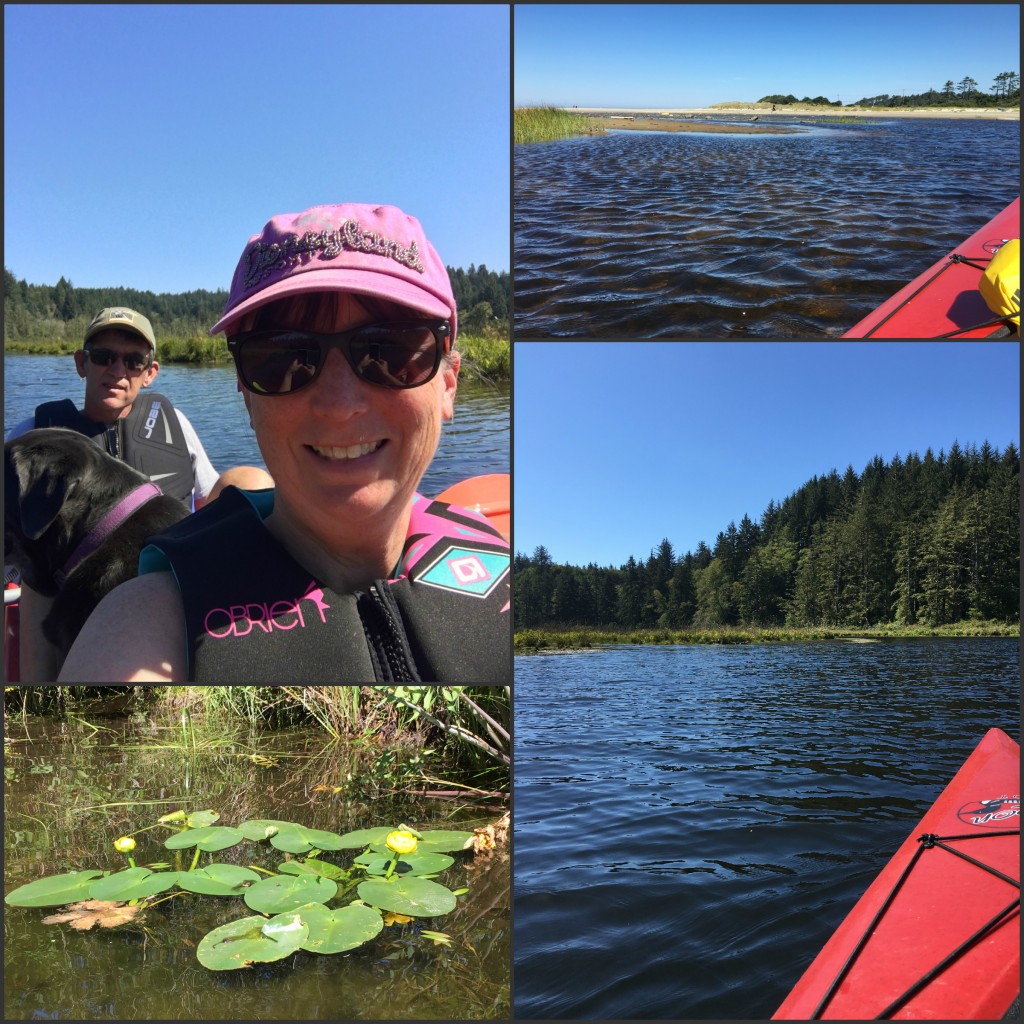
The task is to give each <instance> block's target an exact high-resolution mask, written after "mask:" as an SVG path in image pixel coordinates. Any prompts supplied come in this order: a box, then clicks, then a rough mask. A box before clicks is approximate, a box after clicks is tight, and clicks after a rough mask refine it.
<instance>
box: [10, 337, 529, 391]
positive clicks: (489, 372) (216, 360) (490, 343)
mask: <svg viewBox="0 0 1024 1024" xmlns="http://www.w3.org/2000/svg"><path fill="white" fill-rule="evenodd" d="M456 346H457V348H458V350H459V351H460V352H461V353H462V364H463V372H464V373H467V374H469V375H470V376H474V377H481V378H483V379H486V380H508V379H509V377H510V376H511V356H510V344H509V341H508V339H505V338H502V339H494V338H473V337H463V336H462V335H461V334H460V335H459V337H458V340H457V342H456ZM79 348H81V344H80V343H79V342H77V341H72V340H61V341H7V342H5V343H4V353H5V354H10V353H16V354H21V355H44V356H67V355H71V354H72V353H73V352H77V351H78V349H79ZM157 358H158V359H159V361H160V362H161V363H187V364H192V365H195V366H216V365H218V364H221V365H227V364H229V363H230V362H231V355H230V353H229V352H228V349H227V345H226V343H225V341H224V339H223V338H222V337H219V336H218V337H216V338H211V337H210V336H209V335H203V334H197V335H193V336H192V337H188V338H185V337H174V336H173V335H172V336H167V337H162V338H160V339H159V342H158V344H157Z"/></svg>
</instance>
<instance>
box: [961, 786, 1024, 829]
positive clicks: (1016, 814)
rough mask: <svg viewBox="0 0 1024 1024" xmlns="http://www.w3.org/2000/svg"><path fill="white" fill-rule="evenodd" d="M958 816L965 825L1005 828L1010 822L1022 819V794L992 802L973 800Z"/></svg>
mask: <svg viewBox="0 0 1024 1024" xmlns="http://www.w3.org/2000/svg"><path fill="white" fill-rule="evenodd" d="M956 816H957V817H958V818H959V819H960V820H961V821H962V822H963V823H964V824H965V825H976V826H977V827H979V828H1005V827H1006V823H1007V822H1008V821H1011V820H1013V819H1014V818H1020V794H1017V795H1016V796H1005V795H1004V796H998V797H995V798H994V799H990V800H972V801H970V802H969V803H966V804H964V805H963V806H962V807H961V808H960V810H959V811H957V812H956Z"/></svg>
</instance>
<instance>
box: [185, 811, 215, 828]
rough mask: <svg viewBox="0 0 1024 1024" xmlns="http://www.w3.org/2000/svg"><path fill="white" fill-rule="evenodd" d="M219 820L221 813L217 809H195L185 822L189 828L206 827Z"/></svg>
mask: <svg viewBox="0 0 1024 1024" xmlns="http://www.w3.org/2000/svg"><path fill="white" fill-rule="evenodd" d="M219 820H220V815H219V814H218V813H217V812H216V811H193V812H192V813H191V814H189V815H188V816H187V817H186V818H185V823H186V824H187V825H188V827H189V828H204V827H205V826H207V825H212V824H213V823H214V822H215V821H219Z"/></svg>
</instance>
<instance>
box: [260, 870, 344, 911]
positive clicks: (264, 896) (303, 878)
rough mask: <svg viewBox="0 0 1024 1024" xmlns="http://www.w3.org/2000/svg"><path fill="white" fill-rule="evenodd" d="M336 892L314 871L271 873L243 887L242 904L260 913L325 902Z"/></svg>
mask: <svg viewBox="0 0 1024 1024" xmlns="http://www.w3.org/2000/svg"><path fill="white" fill-rule="evenodd" d="M337 893H338V887H337V885H335V883H334V882H332V881H331V880H330V879H329V878H319V877H317V876H316V875H275V876H274V877H273V878H264V879H261V880H260V881H259V882H257V883H256V884H255V885H253V886H250V887H249V888H248V889H246V890H245V903H246V906H248V907H251V908H252V909H253V910H256V911H259V913H261V914H281V913H284V912H286V911H290V910H295V909H296V908H297V907H301V906H302V905H303V904H304V903H326V902H327V901H328V900H331V899H333V898H334V897H335V896H336V895H337Z"/></svg>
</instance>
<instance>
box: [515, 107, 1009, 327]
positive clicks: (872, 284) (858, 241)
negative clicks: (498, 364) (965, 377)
mask: <svg viewBox="0 0 1024 1024" xmlns="http://www.w3.org/2000/svg"><path fill="white" fill-rule="evenodd" d="M772 123H773V124H776V123H780V124H781V123H787V124H792V125H793V126H794V127H797V128H798V129H799V134H793V135H761V136H757V135H722V134H718V135H715V134H708V133H705V134H699V133H686V132H681V133H677V134H670V133H667V132H641V131H613V132H610V133H609V134H608V135H606V136H603V137H593V138H577V139H566V140H561V141H558V142H548V143H536V144H531V145H520V146H516V147H515V158H514V160H515V200H514V208H515V259H514V271H515V331H516V337H517V338H520V337H561V336H577V337H581V336H582V337H617V338H652V337H659V336H675V337H701V338H727V337H741V338H743V337H772V338H790V337H825V336H836V335H840V334H842V333H843V331H845V330H847V329H849V328H850V327H852V326H853V325H854V324H855V323H856V322H857V321H858V320H860V319H861V318H862V317H863V316H865V315H866V314H867V313H869V312H870V311H871V310H872V309H874V308H875V307H876V306H877V305H878V304H879V303H880V302H881V301H883V300H884V299H886V298H888V297H889V296H890V295H891V294H893V293H894V292H895V291H897V290H898V289H899V288H901V287H902V286H903V285H904V284H906V283H907V282H908V281H909V280H911V279H912V278H913V277H915V276H916V275H917V274H919V273H920V272H921V271H923V270H925V269H926V268H927V267H929V266H930V265H931V264H932V263H934V262H935V261H936V260H937V259H939V258H941V257H942V256H944V255H945V254H946V253H947V252H949V251H950V250H951V249H952V248H953V246H954V245H956V244H957V243H958V242H960V241H962V240H963V239H964V238H966V237H967V236H968V235H970V234H973V233H974V231H976V230H977V229H978V228H980V227H981V226H982V225H983V224H984V223H985V222H986V221H988V220H989V219H990V218H991V217H992V216H993V215H994V214H996V213H998V212H999V211H1000V210H1002V209H1003V207H1005V206H1006V205H1007V204H1008V203H1009V202H1010V201H1011V200H1013V199H1014V197H1015V196H1017V195H1018V194H1019V192H1020V123H1019V122H1016V121H981V120H979V121H955V120H914V119H906V120H887V121H886V120H879V121H878V122H875V123H870V124H862V123H858V124H833V125H829V126H825V125H820V124H819V125H817V126H811V125H807V124H801V123H798V122H783V121H775V120H774V119H773V120H772Z"/></svg>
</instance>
